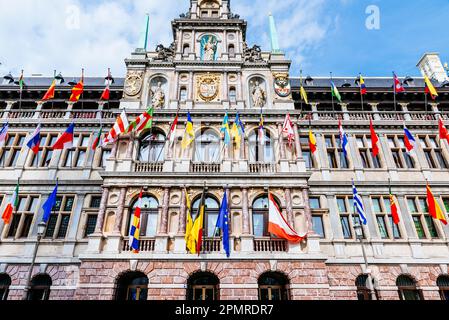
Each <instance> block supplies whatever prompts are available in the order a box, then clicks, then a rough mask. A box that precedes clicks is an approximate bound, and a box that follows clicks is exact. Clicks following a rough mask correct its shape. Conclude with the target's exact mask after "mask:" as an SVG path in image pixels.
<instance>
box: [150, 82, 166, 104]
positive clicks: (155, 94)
mask: <svg viewBox="0 0 449 320" xmlns="http://www.w3.org/2000/svg"><path fill="white" fill-rule="evenodd" d="M150 92H151V96H152V99H151V103H152V106H153V107H154V108H155V109H161V108H163V107H164V106H165V93H164V90H163V89H162V82H158V83H157V87H156V89H154V91H153V90H152V89H150Z"/></svg>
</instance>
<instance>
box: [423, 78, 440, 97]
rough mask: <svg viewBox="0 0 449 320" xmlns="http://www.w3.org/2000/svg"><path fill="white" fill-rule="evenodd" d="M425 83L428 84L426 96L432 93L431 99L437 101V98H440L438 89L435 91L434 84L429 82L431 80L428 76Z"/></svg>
mask: <svg viewBox="0 0 449 320" xmlns="http://www.w3.org/2000/svg"><path fill="white" fill-rule="evenodd" d="M424 82H425V83H426V88H425V90H424V92H425V93H426V94H427V93H430V97H431V98H432V100H435V99H436V97H438V92H437V89H435V87H434V86H433V84H432V82H431V81H430V80H429V78H428V77H427V76H424Z"/></svg>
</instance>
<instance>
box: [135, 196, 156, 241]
mask: <svg viewBox="0 0 449 320" xmlns="http://www.w3.org/2000/svg"><path fill="white" fill-rule="evenodd" d="M138 202H139V200H138V199H137V200H136V201H135V202H134V204H133V206H132V208H133V214H131V215H130V220H129V222H128V224H129V228H128V234H129V229H130V228H131V222H132V221H133V219H134V212H135V208H136V206H137V204H138ZM158 208H159V203H158V201H157V199H156V198H154V197H152V196H144V197H142V207H141V208H140V209H141V210H140V236H141V237H154V236H156V233H157V218H158V216H159V211H158Z"/></svg>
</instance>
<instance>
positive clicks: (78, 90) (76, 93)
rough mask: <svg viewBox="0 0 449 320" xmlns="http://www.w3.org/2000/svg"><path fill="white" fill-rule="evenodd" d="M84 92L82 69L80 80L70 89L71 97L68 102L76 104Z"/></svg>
mask: <svg viewBox="0 0 449 320" xmlns="http://www.w3.org/2000/svg"><path fill="white" fill-rule="evenodd" d="M83 91H84V69H83V72H82V76H81V80H80V82H78V83H77V84H76V85H75V86H74V87H73V88H72V95H71V96H70V99H69V101H71V102H78V101H79V99H80V97H81V95H82V94H83Z"/></svg>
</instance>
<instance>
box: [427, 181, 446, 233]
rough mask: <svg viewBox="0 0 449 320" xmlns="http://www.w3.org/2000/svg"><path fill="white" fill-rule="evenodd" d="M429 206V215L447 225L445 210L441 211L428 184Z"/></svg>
mask: <svg viewBox="0 0 449 320" xmlns="http://www.w3.org/2000/svg"><path fill="white" fill-rule="evenodd" d="M427 204H428V206H429V214H430V215H431V216H432V217H433V218H434V219H437V220H440V221H441V222H442V223H443V224H444V225H447V220H446V217H445V216H444V213H443V210H441V207H440V205H439V204H438V201H437V200H436V199H435V197H434V196H433V194H432V190H431V189H430V186H429V184H427Z"/></svg>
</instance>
